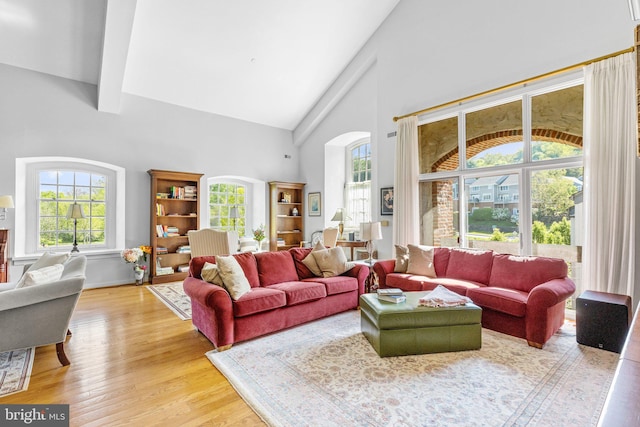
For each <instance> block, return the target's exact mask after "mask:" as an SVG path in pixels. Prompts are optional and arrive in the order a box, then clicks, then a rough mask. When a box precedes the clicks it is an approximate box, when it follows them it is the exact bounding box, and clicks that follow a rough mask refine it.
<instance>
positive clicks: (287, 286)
mask: <svg viewBox="0 0 640 427" xmlns="http://www.w3.org/2000/svg"><path fill="white" fill-rule="evenodd" d="M269 289H279V290H281V291H283V292H284V293H285V294H286V296H287V305H296V304H301V303H303V302H308V301H313V300H316V299H320V298H324V297H326V296H327V290H326V289H325V287H324V285H323V284H322V283H317V282H297V281H296V282H284V283H278V284H276V285H271V286H269Z"/></svg>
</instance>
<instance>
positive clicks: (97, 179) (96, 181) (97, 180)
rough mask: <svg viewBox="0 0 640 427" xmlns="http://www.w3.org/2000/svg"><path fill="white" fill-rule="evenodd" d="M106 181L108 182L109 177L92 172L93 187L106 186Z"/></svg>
mask: <svg viewBox="0 0 640 427" xmlns="http://www.w3.org/2000/svg"><path fill="white" fill-rule="evenodd" d="M106 183H107V178H106V177H105V176H104V175H96V174H91V186H92V187H104V186H105V185H106Z"/></svg>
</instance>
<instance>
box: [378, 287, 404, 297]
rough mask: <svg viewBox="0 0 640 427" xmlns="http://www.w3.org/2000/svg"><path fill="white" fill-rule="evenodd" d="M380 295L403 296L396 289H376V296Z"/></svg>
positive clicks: (399, 290) (400, 291) (400, 290)
mask: <svg viewBox="0 0 640 427" xmlns="http://www.w3.org/2000/svg"><path fill="white" fill-rule="evenodd" d="M380 295H404V292H402V289H398V288H387V289H378V296H380Z"/></svg>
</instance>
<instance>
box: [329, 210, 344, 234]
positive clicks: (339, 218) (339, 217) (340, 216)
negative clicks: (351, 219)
mask: <svg viewBox="0 0 640 427" xmlns="http://www.w3.org/2000/svg"><path fill="white" fill-rule="evenodd" d="M331 221H340V223H339V224H338V232H339V233H340V237H338V239H339V240H344V239H343V237H342V233H343V232H344V209H343V208H338V210H337V211H336V213H335V214H334V215H333V218H331Z"/></svg>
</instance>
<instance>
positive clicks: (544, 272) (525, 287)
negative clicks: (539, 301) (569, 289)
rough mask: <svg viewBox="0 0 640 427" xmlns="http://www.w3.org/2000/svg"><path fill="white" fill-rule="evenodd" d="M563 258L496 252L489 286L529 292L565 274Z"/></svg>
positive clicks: (565, 268) (566, 269)
mask: <svg viewBox="0 0 640 427" xmlns="http://www.w3.org/2000/svg"><path fill="white" fill-rule="evenodd" d="M567 272H568V268H567V263H566V262H565V261H564V260H563V259H558V258H547V257H534V256H516V255H507V254H496V255H494V256H493V267H492V268H491V278H490V279H489V286H496V287H500V288H508V289H516V290H519V291H524V292H530V291H531V289H533V288H534V287H535V286H537V285H539V284H541V283H544V282H547V281H549V280H552V279H562V278H564V277H566V276H567Z"/></svg>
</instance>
